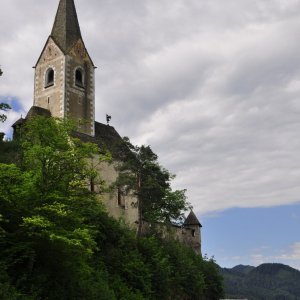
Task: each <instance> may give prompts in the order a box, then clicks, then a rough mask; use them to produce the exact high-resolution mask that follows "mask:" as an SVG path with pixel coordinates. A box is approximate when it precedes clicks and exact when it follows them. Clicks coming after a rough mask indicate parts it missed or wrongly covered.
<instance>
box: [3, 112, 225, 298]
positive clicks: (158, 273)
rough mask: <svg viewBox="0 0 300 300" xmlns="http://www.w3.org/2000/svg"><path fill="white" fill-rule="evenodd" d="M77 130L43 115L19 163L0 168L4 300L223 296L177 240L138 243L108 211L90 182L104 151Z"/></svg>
mask: <svg viewBox="0 0 300 300" xmlns="http://www.w3.org/2000/svg"><path fill="white" fill-rule="evenodd" d="M72 129H73V127H72V125H70V123H69V122H66V121H62V120H55V119H52V118H42V117H37V118H35V119H33V120H32V121H30V122H28V123H27V124H26V128H25V130H24V131H23V133H24V134H23V135H22V140H21V141H20V143H21V146H20V147H21V150H20V151H21V153H20V159H19V160H18V162H17V163H15V164H8V163H0V299H8V300H13V299H21V300H39V299H49V300H56V299H57V300H58V299H67V300H69V299H70V300H76V299H78V300H79V299H80V300H85V299H89V300H90V299H103V300H114V299H118V300H119V299H123V300H143V299H149V300H150V299H151V300H152V299H153V300H155V299H166V300H167V299H187V300H188V299H190V300H197V299H199V300H200V299H201V300H204V299H209V300H214V299H219V298H220V297H221V296H222V289H221V278H220V277H219V275H218V269H217V266H216V265H215V264H214V263H213V262H210V261H206V260H203V259H202V258H201V257H200V256H197V255H196V254H194V252H192V251H191V250H190V249H188V248H186V247H185V246H183V245H181V244H179V243H177V242H175V241H166V240H165V241H162V240H159V239H157V238H154V237H143V238H140V239H137V238H136V237H135V233H134V232H132V231H130V230H129V229H128V228H127V227H126V226H125V225H123V224H121V223H119V222H118V221H116V220H114V219H112V218H111V217H109V216H108V215H107V213H106V212H105V210H104V208H103V207H102V205H101V204H100V203H99V201H98V200H97V199H96V198H95V197H96V194H95V193H93V192H91V191H90V189H89V187H90V185H89V184H88V183H89V180H90V178H91V176H93V175H91V174H90V173H91V171H93V170H92V169H91V167H90V166H89V164H88V163H87V162H88V158H91V157H97V156H98V154H99V149H98V148H97V147H96V146H95V145H93V144H84V143H82V142H80V141H79V140H77V139H74V138H72V137H71V135H70V132H71V131H72ZM101 159H103V157H102V158H101ZM212 281H213V282H212ZM215 286H218V287H220V289H217V290H216V289H215Z"/></svg>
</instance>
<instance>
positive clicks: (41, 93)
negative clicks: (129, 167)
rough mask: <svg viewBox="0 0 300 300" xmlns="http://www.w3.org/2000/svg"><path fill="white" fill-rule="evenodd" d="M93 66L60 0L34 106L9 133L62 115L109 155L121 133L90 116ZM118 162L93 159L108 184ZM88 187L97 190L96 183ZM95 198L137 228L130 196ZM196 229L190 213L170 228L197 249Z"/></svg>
mask: <svg viewBox="0 0 300 300" xmlns="http://www.w3.org/2000/svg"><path fill="white" fill-rule="evenodd" d="M95 68H96V67H95V65H94V63H93V61H92V59H91V58H90V56H89V54H88V51H87V49H86V47H85V45H84V42H83V39H82V36H81V31H80V27H79V22H78V18H77V13H76V9H75V4H74V0H60V1H59V6H58V10H57V13H56V17H55V21H54V25H53V28H52V31H51V34H50V36H49V37H48V39H47V41H46V44H45V46H44V48H43V50H42V53H41V55H40V57H39V58H38V61H37V63H36V65H35V77H34V78H35V79H34V101H33V107H32V108H31V109H30V110H29V112H28V114H27V116H26V117H25V119H23V118H21V119H19V120H18V121H17V122H16V123H15V124H13V126H12V127H13V128H14V135H15V134H16V132H20V130H21V128H22V125H23V124H24V122H26V120H27V119H29V118H31V117H33V116H35V115H44V116H53V117H58V118H66V117H67V118H71V119H73V120H75V121H76V123H77V132H76V133H75V136H76V137H78V138H80V139H81V140H83V141H87V142H92V143H96V144H97V145H99V147H103V146H104V147H105V148H107V149H108V150H110V151H111V152H112V154H114V153H113V152H114V149H115V146H116V145H117V144H119V143H120V140H121V137H120V135H119V134H118V132H117V131H116V130H115V129H114V128H113V127H112V126H109V125H105V124H101V123H99V122H96V121H95ZM96 160H97V158H96V159H95V162H96ZM93 163H94V162H93V161H91V164H93ZM118 163H120V162H118V161H116V160H115V161H114V162H113V163H111V164H109V163H105V162H102V163H100V164H99V163H95V168H96V169H97V170H98V171H99V174H100V176H102V178H101V179H102V180H104V181H105V182H106V184H107V185H110V184H112V183H113V182H114V181H115V180H116V178H117V176H118V173H117V170H116V165H117V164H118ZM93 189H95V191H97V186H95V187H93ZM99 198H100V196H99ZM100 199H101V201H103V203H104V204H105V206H106V208H107V211H108V213H109V214H110V215H111V216H113V217H115V218H117V219H120V218H121V219H123V220H124V221H125V222H126V223H127V224H129V226H131V227H132V228H137V224H138V205H137V198H136V197H135V196H133V195H131V194H128V195H124V194H122V193H120V191H118V190H116V191H114V192H112V193H106V194H104V195H103V194H102V195H101V198H100ZM200 228H201V224H200V222H199V221H198V219H197V217H196V216H195V214H194V213H193V212H191V213H190V215H189V216H188V217H187V219H186V221H185V223H184V224H183V226H181V227H178V226H172V232H173V235H175V236H176V238H177V239H178V240H180V241H181V242H183V243H185V244H187V245H189V246H191V247H192V248H193V249H194V250H195V251H196V252H197V253H201V250H200V247H201V237H200Z"/></svg>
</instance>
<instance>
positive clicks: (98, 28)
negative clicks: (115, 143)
mask: <svg viewBox="0 0 300 300" xmlns="http://www.w3.org/2000/svg"><path fill="white" fill-rule="evenodd" d="M57 2H58V1H52V2H49V1H48V2H47V1H46V2H43V1H42V2H39V3H38V4H36V1H34V0H27V1H26V2H24V1H22V0H11V1H5V2H4V3H3V4H2V6H1V12H2V18H1V20H2V26H1V28H0V57H1V61H0V63H1V64H2V68H3V71H4V75H3V77H1V79H0V80H1V86H0V96H6V97H7V96H13V97H17V98H18V99H20V101H21V103H22V107H24V110H28V109H29V107H30V106H31V105H32V103H33V99H32V95H33V70H32V68H31V67H32V66H33V65H34V64H35V62H36V60H37V58H38V56H39V54H40V52H41V50H42V48H43V46H44V43H45V41H46V39H47V37H48V35H49V33H50V31H51V26H52V23H53V20H54V15H55V11H56V8H57ZM75 2H76V5H77V10H78V17H79V21H80V24H81V29H82V35H83V38H84V41H85V44H86V46H87V48H88V51H89V53H90V55H91V57H92V59H93V61H94V63H95V64H96V65H97V66H98V67H99V68H98V69H97V71H96V76H97V77H96V118H97V120H99V121H102V122H104V121H105V114H106V113H109V114H110V115H112V125H113V126H115V127H116V129H117V130H118V131H119V132H120V134H121V135H126V136H129V137H131V138H132V141H133V142H134V143H146V144H150V145H151V146H152V148H153V149H154V151H155V152H156V153H157V154H158V155H159V157H160V160H161V163H162V164H163V165H164V166H166V167H167V168H168V169H170V170H171V172H173V173H176V174H177V178H176V180H175V182H174V187H176V188H187V189H188V196H189V201H190V202H192V204H193V205H194V207H195V210H196V211H198V212H201V213H202V214H204V213H209V212H213V211H218V210H223V209H227V208H230V207H237V206H238V207H256V206H273V205H281V204H288V203H294V202H297V201H299V200H300V198H299V194H300V187H299V184H298V183H299V180H300V161H299V159H298V152H299V147H300V136H299V134H298V132H299V131H300V122H299V114H300V102H299V101H298V100H299V99H298V98H299V97H298V96H299V92H300V81H299V78H300V71H299V70H300V59H299V55H298V52H299V51H298V50H299V46H300V42H299V39H297V38H296V37H297V36H299V34H300V21H299V16H298V13H297V12H298V11H299V9H300V1H299V0H290V1H284V0H274V1H272V2H270V1H266V0H264V1H261V0H254V1H253V0H245V1H239V0H228V1H226V4H225V3H224V4H223V3H220V1H217V0H211V1H202V0H200V1H199V0H189V1H184V0H173V1H170V0H161V1H150V0H145V1H137V0H131V1H129V0H124V1H117V0H111V1H107V0H101V1H95V0H91V1H89V3H88V4H87V2H86V1H84V0H77V1H75ZM18 115H20V112H18V113H16V112H11V113H10V114H9V121H8V122H7V123H5V124H4V125H3V126H5V127H4V130H8V127H9V123H11V122H14V120H15V119H16V118H17V117H18ZM1 130H2V129H1Z"/></svg>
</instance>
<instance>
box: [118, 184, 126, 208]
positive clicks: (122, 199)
mask: <svg viewBox="0 0 300 300" xmlns="http://www.w3.org/2000/svg"><path fill="white" fill-rule="evenodd" d="M118 206H120V207H122V208H125V195H124V192H123V191H122V189H121V188H118Z"/></svg>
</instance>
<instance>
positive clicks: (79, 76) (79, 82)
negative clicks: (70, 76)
mask: <svg viewBox="0 0 300 300" xmlns="http://www.w3.org/2000/svg"><path fill="white" fill-rule="evenodd" d="M75 85H76V86H78V87H81V88H83V87H84V84H83V72H82V70H81V69H79V68H78V69H76V71H75Z"/></svg>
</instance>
